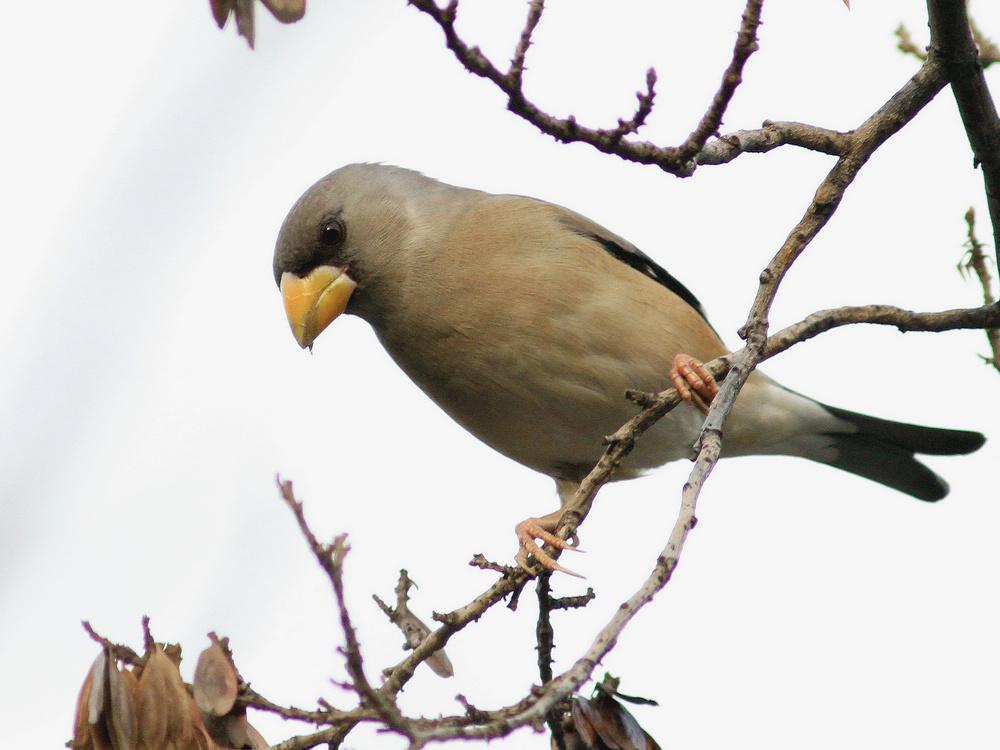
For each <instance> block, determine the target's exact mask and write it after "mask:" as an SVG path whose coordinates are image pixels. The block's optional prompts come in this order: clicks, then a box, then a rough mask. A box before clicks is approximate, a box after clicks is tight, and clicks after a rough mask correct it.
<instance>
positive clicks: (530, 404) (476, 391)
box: [383, 341, 704, 479]
mask: <svg viewBox="0 0 1000 750" xmlns="http://www.w3.org/2000/svg"><path fill="white" fill-rule="evenodd" d="M383 343H386V344H387V347H386V348H387V349H388V350H389V351H390V354H393V351H392V347H391V346H389V345H388V344H389V342H386V341H383ZM393 356H394V358H395V359H396V361H397V363H398V364H399V365H400V366H401V367H402V368H403V369H404V370H405V371H406V372H407V374H408V375H409V376H410V378H411V379H413V381H414V382H415V383H416V384H417V385H418V386H420V388H421V389H422V390H423V391H424V392H425V393H427V395H428V396H430V397H431V398H432V399H433V400H434V401H435V402H436V403H437V404H438V405H439V406H440V407H441V408H442V409H444V411H445V412H447V413H448V414H449V415H450V416H451V417H452V418H453V419H454V420H455V421H457V422H458V423H459V424H461V425H462V426H463V427H464V428H465V429H467V430H468V431H469V432H471V433H472V434H473V435H475V436H476V437H477V438H479V439H480V440H482V441H483V442H484V443H486V444H487V445H489V446H491V447H492V448H494V449H495V450H497V451H499V452H500V453H502V454H504V455H506V456H508V457H509V458H512V459H513V460H515V461H517V462H518V463H521V464H523V465H525V466H528V467H529V468H532V469H535V470H536V471H540V472H542V473H544V474H547V475H549V476H555V477H561V478H567V479H579V478H582V476H584V475H585V474H586V473H587V472H588V471H589V469H590V468H591V467H593V465H594V464H595V463H596V462H597V461H598V459H599V458H600V457H601V455H602V453H603V452H604V448H605V445H604V438H605V437H606V436H608V435H610V434H612V433H614V432H615V431H616V430H617V429H618V428H619V427H621V426H622V425H623V424H624V423H625V422H627V421H628V420H629V419H630V418H632V417H633V416H634V415H635V414H636V413H637V412H638V407H636V406H635V405H634V404H633V403H632V402H630V401H629V400H628V399H626V398H625V391H626V390H627V389H629V388H635V389H639V390H648V391H659V390H662V389H663V388H665V387H667V386H668V385H669V376H668V370H669V364H667V363H668V362H669V360H665V361H661V362H658V363H657V364H656V369H650V368H649V366H648V365H647V366H645V367H644V366H642V365H640V364H638V363H634V362H623V361H621V360H620V359H616V358H611V357H606V356H604V357H601V356H594V355H593V354H592V353H591V354H590V356H587V357H579V356H577V354H576V353H571V354H569V355H568V356H565V357H563V356H559V353H558V352H555V353H554V352H553V351H552V350H551V349H549V350H547V351H546V352H545V353H544V356H539V357H535V356H532V350H531V348H530V347H528V348H521V349H520V350H519V351H518V352H517V355H516V356H508V355H506V354H505V353H504V352H503V351H502V350H491V351H478V352H477V353H476V356H477V361H476V362H475V363H474V365H475V366H470V364H469V363H468V362H467V361H466V359H467V358H468V356H469V351H467V350H466V351H461V350H460V351H458V352H456V351H454V350H452V351H449V352H447V353H445V352H441V353H440V355H439V356H435V357H423V358H420V359H419V360H418V361H420V362H423V363H426V364H425V366H424V367H423V368H416V367H414V365H413V362H414V359H415V358H412V357H403V356H395V355H393ZM659 368H662V372H658V371H656V370H657V369H659ZM703 419H704V417H703V416H702V414H701V413H700V412H699V411H698V410H697V409H695V408H693V407H691V406H689V405H687V404H681V406H680V407H678V408H677V409H675V410H673V411H672V412H671V413H669V414H668V415H667V416H666V417H664V418H663V419H662V420H661V421H660V422H659V423H657V424H656V425H655V426H654V427H653V428H651V429H650V431H649V432H648V433H647V434H646V435H644V436H643V438H642V439H641V440H640V441H639V442H638V443H637V444H636V447H635V449H634V451H633V452H632V454H631V455H630V456H629V457H628V458H627V459H626V460H625V462H624V463H623V468H624V469H625V471H626V472H627V473H629V474H632V475H634V474H637V473H640V472H642V471H643V470H646V469H650V468H653V467H656V466H660V465H662V464H664V463H667V462H669V461H675V460H678V459H681V458H689V457H690V456H691V455H692V446H693V444H694V441H695V439H696V438H697V435H698V431H699V429H700V427H701V424H702V422H703Z"/></svg>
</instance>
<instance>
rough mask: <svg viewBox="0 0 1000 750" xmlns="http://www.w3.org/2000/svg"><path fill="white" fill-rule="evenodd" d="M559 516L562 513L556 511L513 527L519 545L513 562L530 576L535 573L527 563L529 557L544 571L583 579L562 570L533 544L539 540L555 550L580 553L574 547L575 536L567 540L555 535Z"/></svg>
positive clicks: (576, 574) (562, 568)
mask: <svg viewBox="0 0 1000 750" xmlns="http://www.w3.org/2000/svg"><path fill="white" fill-rule="evenodd" d="M561 516H562V511H561V510H557V511H556V512H555V513H549V514H548V515H547V516H542V517H541V518H528V519H525V520H524V521H521V523H519V524H518V525H517V526H515V527H514V533H515V534H517V541H518V542H519V543H520V545H521V548H520V549H519V550H518V551H517V554H516V555H515V556H514V560H515V561H516V562H517V564H518V565H519V566H520V567H521V568H523V569H524V570H526V571H528V572H529V573H532V574H534V573H535V572H536V571H535V569H534V568H533V567H532V566H531V564H530V563H529V562H528V556H529V555H530V556H531V557H533V558H534V560H535V562H537V563H538V564H539V565H541V566H542V567H543V568H545V569H546V570H551V571H553V572H555V571H559V572H562V573H568V574H569V575H571V576H576V577H577V578H583V576H582V575H580V574H579V573H574V572H573V571H572V570H569V569H567V568H564V567H563V566H562V565H560V564H559V563H557V562H556V561H555V560H553V559H552V557H550V556H549V555H547V554H546V553H545V552H543V551H542V549H541V547H539V546H538V545H537V544H535V540H536V539H540V540H542V541H543V542H545V543H546V544H549V545H551V546H552V547H555V548H556V549H570V550H573V551H575V552H580V551H581V550H579V549H577V546H576V545H577V544H578V543H579V540H578V539H577V538H576V535H575V534H574V535H573V536H571V537H570V539H569V540H566V539H560V538H559V537H557V536H556V535H555V531H556V529H557V528H558V526H559V518H560V517H561Z"/></svg>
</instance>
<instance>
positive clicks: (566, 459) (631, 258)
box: [274, 164, 984, 569]
mask: <svg viewBox="0 0 1000 750" xmlns="http://www.w3.org/2000/svg"><path fill="white" fill-rule="evenodd" d="M274 276H275V280H276V281H277V282H278V284H279V286H280V288H281V293H282V296H283V297H284V302H285V310H286V312H287V315H288V319H289V322H290V323H291V326H292V331H293V332H294V334H295V338H296V339H297V340H298V342H299V344H300V345H301V346H302V347H310V348H311V347H312V344H313V341H314V339H315V338H316V337H317V336H318V335H319V334H320V333H321V332H322V331H323V329H325V328H326V327H327V326H328V325H329V324H330V323H331V322H332V321H333V320H334V319H335V318H336V317H337V316H338V315H340V314H341V313H344V312H347V313H350V314H353V315H358V316H360V317H362V318H364V319H365V320H367V321H368V323H370V324H371V326H372V327H373V328H374V329H375V333H376V334H377V335H378V338H379V340H380V341H381V342H382V345H383V346H384V347H385V348H386V350H387V351H388V352H389V354H390V355H391V356H392V358H393V359H394V360H395V361H396V363H397V364H398V365H399V366H400V367H401V368H402V369H403V370H404V372H406V374H407V375H409V376H410V378H412V379H413V381H414V382H415V383H416V384H417V385H418V386H419V387H420V388H421V389H422V390H423V391H424V392H425V393H426V394H427V395H428V396H430V397H431V398H432V399H433V400H434V401H435V402H436V403H437V404H438V405H439V406H440V407H441V408H442V409H444V410H445V411H446V412H447V413H448V414H449V415H450V416H451V417H452V418H453V419H455V420H456V421H457V422H458V423H459V424H461V425H462V426H463V427H465V428H466V429H467V430H468V431H469V432H471V433H472V434H473V435H475V436H476V437H478V438H479V439H480V440H482V441H483V442H485V443H486V444H487V445H489V446H491V447H493V448H495V449H496V450H498V451H499V452H500V453H503V454H504V455H506V456H508V457H510V458H512V459H514V460H515V461H517V462H519V463H521V464H523V465H525V466H527V467H529V468H532V469H535V470H536V471H540V472H542V473H543V474H547V475H548V476H550V477H552V478H553V479H554V480H555V481H556V486H557V488H558V492H559V496H560V500H561V502H562V504H563V505H565V503H566V502H568V500H569V499H570V498H572V496H573V493H574V492H575V490H576V488H577V486H578V484H579V482H580V481H581V480H582V479H583V477H584V476H586V474H587V473H588V472H589V471H590V469H591V468H592V467H593V465H594V464H595V463H596V461H597V460H598V458H600V456H601V454H602V452H603V445H602V438H603V437H604V436H605V435H608V434H610V433H612V432H614V431H615V430H616V429H617V428H618V427H620V426H621V425H622V424H624V423H625V422H626V421H627V420H628V419H629V418H630V417H632V416H633V415H634V413H635V407H634V405H633V404H631V403H630V402H629V401H627V400H626V399H625V397H624V393H625V391H626V390H627V389H630V388H631V389H637V390H641V391H648V392H658V391H661V390H663V389H665V388H667V387H669V386H670V385H671V384H673V383H676V384H677V385H679V386H682V388H681V390H686V388H687V387H688V386H689V387H690V389H691V390H693V393H690V392H689V393H687V394H684V395H685V396H686V398H687V400H688V403H682V404H681V405H680V406H678V407H677V408H675V409H674V410H673V411H671V412H670V413H669V414H667V415H666V417H664V418H663V419H662V420H661V421H660V422H659V423H657V424H656V425H655V426H654V427H653V428H651V429H650V430H649V431H648V432H647V433H646V434H645V435H643V437H642V438H640V440H639V441H638V443H637V445H636V447H635V449H634V450H633V452H632V453H631V455H630V456H629V457H628V458H627V459H626V461H625V462H624V464H623V465H622V466H621V467H620V468H619V470H618V473H617V476H616V478H617V479H627V478H631V477H635V476H637V475H638V474H640V473H642V472H644V471H645V470H648V469H652V468H654V467H656V466H660V465H662V464H664V463H667V462H669V461H676V460H678V459H681V458H690V457H691V456H692V446H693V444H694V441H695V439H696V437H697V435H698V432H699V430H700V428H701V425H702V422H703V420H704V415H703V413H702V411H701V410H700V409H699V406H703V404H698V403H697V401H698V400H699V396H700V397H701V399H702V400H704V401H709V400H711V397H712V395H713V389H714V387H715V384H714V381H711V378H710V377H708V376H707V374H705V373H704V370H702V369H701V368H700V364H699V361H700V362H707V361H709V360H711V359H713V358H715V357H717V356H720V355H722V354H725V353H726V351H727V350H726V348H725V346H724V345H723V344H722V341H721V340H720V339H719V337H718V335H717V334H716V333H715V331H714V330H713V329H712V326H711V325H710V324H709V323H708V321H707V319H706V317H705V313H704V311H703V310H702V308H701V305H700V304H699V302H698V300H697V299H696V298H695V297H694V295H693V294H691V292H690V291H688V289H687V288H686V287H684V286H683V285H682V284H681V283H680V282H678V281H677V280H676V279H675V278H674V277H673V276H671V275H670V274H669V273H667V271H665V270H664V269H663V268H661V267H660V266H659V265H657V264H656V263H655V262H654V261H653V260H652V259H651V258H650V257H649V256H647V255H645V254H644V253H642V252H641V251H640V250H638V249H637V248H636V247H634V246H633V245H632V244H630V243H629V242H627V241H626V240H624V239H622V238H621V237H618V236H617V235H615V234H613V233H611V232H609V231H608V230H607V229H605V228H604V227H602V226H600V225H598V224H596V223H594V222H593V221H591V220H590V219H587V218H585V217H583V216H581V215H580V214H577V213H574V212H573V211H570V210H568V209H565V208H562V207H560V206H556V205H553V204H552V203H546V202H545V201H541V200H536V199H534V198H527V197H523V196H518V195H492V194H490V193H484V192H481V191H478V190H469V189H465V188H459V187H454V186H452V185H447V184H444V183H442V182H438V181H436V180H433V179H431V178H428V177H425V176H423V175H422V174H419V173H417V172H413V171H410V170H407V169H401V168H398V167H391V166H383V165H377V164H352V165H349V166H346V167H343V168H341V169H338V170H337V171H335V172H333V173H331V174H329V175H327V176H326V177H324V178H323V179H322V180H320V181H319V182H317V183H316V184H315V185H313V186H312V187H311V188H309V190H307V191H306V193H305V194H304V195H303V196H302V197H301V198H300V199H299V200H298V202H297V203H296V204H295V206H294V207H293V208H292V210H291V212H290V213H289V214H288V217H287V218H286V219H285V222H284V224H283V225H282V227H281V232H280V234H279V236H278V241H277V246H276V248H275V254H274ZM699 375H703V376H704V377H705V378H706V379H707V380H708V381H709V382H708V383H704V382H702V381H701V379H700V377H699ZM983 442H984V438H983V436H982V435H981V434H979V433H976V432H966V431H961V430H945V429H937V428H932V427H920V426H917V425H910V424H901V423H898V422H890V421H886V420H883V419H877V418H875V417H869V416H865V415H863V414H855V413H853V412H850V411H845V410H843V409H837V408H834V407H831V406H826V405H824V404H820V403H819V402H817V401H814V400H812V399H810V398H808V397H806V396H802V395H800V394H798V393H795V392H794V391H790V390H788V389H787V388H784V387H783V386H781V385H779V384H777V383H776V382H774V381H773V380H771V379H770V378H768V377H767V376H766V375H764V374H762V373H760V372H754V373H753V374H752V375H751V376H750V378H749V380H748V381H747V382H746V385H745V386H744V388H743V390H742V392H741V394H740V396H739V398H738V399H737V401H736V405H735V407H734V408H733V411H732V413H731V414H730V416H729V419H728V421H727V422H726V426H725V436H724V440H723V451H722V454H723V456H740V455H774V454H782V455H791V456H801V457H803V458H808V459H811V460H813V461H818V462H820V463H824V464H828V465H830V466H835V467H837V468H839V469H844V470H845V471H849V472H851V473H853V474H857V475H859V476H862V477H866V478H868V479H871V480H874V481H876V482H879V483H881V484H884V485H887V486H889V487H893V488H895V489H897V490H900V491H901V492H905V493H908V494H910V495H913V496H914V497H916V498H919V499H921V500H927V501H934V500H939V499H941V498H942V497H944V496H945V495H946V494H947V492H948V485H947V484H946V483H945V482H944V480H943V479H941V478H940V477H938V476H937V475H936V474H934V472H932V471H931V470H930V469H929V468H927V467H926V466H925V465H923V464H922V463H920V462H919V461H917V460H916V459H915V458H914V454H915V453H927V454H939V455H956V454H963V453H970V452H972V451H974V450H976V449H977V448H979V447H980V446H981V445H982V444H983ZM558 518H559V512H556V513H551V514H549V515H547V516H543V517H542V518H540V519H529V520H528V521H526V522H525V523H524V524H520V525H519V526H518V536H519V539H520V541H521V550H520V551H519V553H518V557H517V559H518V561H519V562H520V563H521V564H523V565H526V563H527V557H528V554H531V555H532V556H533V557H535V559H536V560H539V561H540V562H542V563H543V564H545V565H546V567H550V568H553V569H559V568H558V565H557V564H555V562H554V561H553V560H551V558H549V557H548V556H547V555H545V554H544V553H541V552H540V551H539V549H538V547H537V545H536V544H535V542H534V540H535V539H542V540H545V541H549V542H552V538H553V536H552V533H551V532H553V531H554V530H555V529H554V526H555V523H556V521H557V520H558ZM560 542H561V540H558V541H557V542H555V543H556V544H557V545H559V543H560ZM560 546H563V547H565V546H567V545H566V543H562V544H561V545H560Z"/></svg>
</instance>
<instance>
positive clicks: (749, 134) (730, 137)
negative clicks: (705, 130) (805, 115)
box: [694, 120, 851, 164]
mask: <svg viewBox="0 0 1000 750" xmlns="http://www.w3.org/2000/svg"><path fill="white" fill-rule="evenodd" d="M785 145H790V146H799V147H800V148H805V149H809V150H810V151H819V152H820V153H823V154H829V155H830V156H843V155H844V154H846V153H847V152H848V150H849V149H850V146H851V135H850V134H849V133H841V132H838V131H836V130H827V129H826V128H818V127H816V126H814V125H805V124H803V123H801V122H772V121H770V120H765V121H764V124H763V125H762V126H761V128H760V129H759V130H738V131H736V132H735V133H729V134H727V135H723V136H719V137H718V138H717V139H716V140H714V141H712V142H710V143H708V144H707V145H706V146H705V147H704V148H703V149H702V150H701V151H699V152H698V154H697V155H696V156H695V157H694V160H695V162H697V163H698V164H725V163H726V162H730V161H732V160H733V159H735V158H736V157H737V156H739V155H740V154H743V153H758V154H763V153H766V152H768V151H771V150H772V149H775V148H778V147H779V146H785Z"/></svg>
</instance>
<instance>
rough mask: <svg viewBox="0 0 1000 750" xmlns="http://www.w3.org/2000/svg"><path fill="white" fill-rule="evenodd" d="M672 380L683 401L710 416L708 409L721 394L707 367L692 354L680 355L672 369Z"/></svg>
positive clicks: (675, 358) (675, 359)
mask: <svg viewBox="0 0 1000 750" xmlns="http://www.w3.org/2000/svg"><path fill="white" fill-rule="evenodd" d="M670 380H671V381H673V384H674V388H676V389H677V392H678V393H679V394H680V396H681V398H682V399H684V400H685V401H687V402H688V403H689V404H693V405H694V406H697V407H698V408H699V409H700V410H701V412H702V413H703V414H708V407H709V405H710V404H711V403H712V400H713V399H714V398H715V396H716V394H717V393H718V392H719V386H718V384H716V382H715V378H713V377H712V374H711V373H710V372H709V371H708V370H706V369H705V365H703V364H702V363H701V362H700V361H698V360H697V359H695V358H694V357H692V356H691V355H690V354H684V353H681V354H678V355H677V356H676V357H674V363H673V365H672V366H671V367H670Z"/></svg>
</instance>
